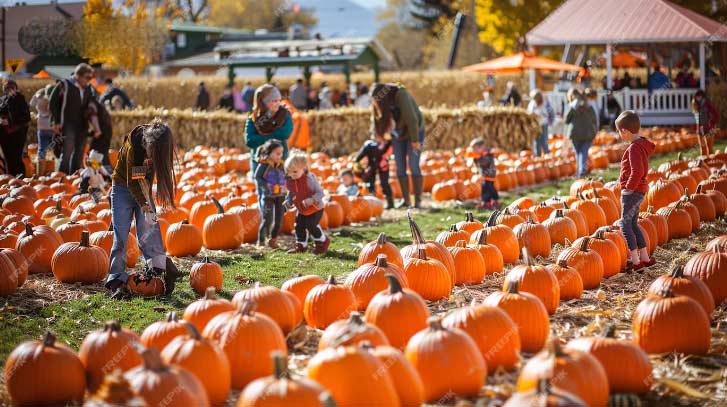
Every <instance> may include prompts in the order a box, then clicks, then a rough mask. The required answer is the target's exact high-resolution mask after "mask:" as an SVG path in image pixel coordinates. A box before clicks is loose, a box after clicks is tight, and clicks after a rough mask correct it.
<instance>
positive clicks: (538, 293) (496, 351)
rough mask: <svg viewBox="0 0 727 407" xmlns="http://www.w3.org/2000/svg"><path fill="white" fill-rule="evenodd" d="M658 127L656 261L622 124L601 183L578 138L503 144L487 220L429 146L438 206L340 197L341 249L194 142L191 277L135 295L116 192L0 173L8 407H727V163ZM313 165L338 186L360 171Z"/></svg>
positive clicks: (183, 221)
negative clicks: (112, 295)
mask: <svg viewBox="0 0 727 407" xmlns="http://www.w3.org/2000/svg"><path fill="white" fill-rule="evenodd" d="M652 136H653V137H654V139H655V140H657V153H658V155H656V156H654V157H652V160H651V163H650V165H651V170H650V172H649V181H650V187H649V192H648V194H647V197H646V201H645V203H644V206H643V208H642V210H641V213H640V215H639V221H638V223H639V227H640V228H641V229H642V232H643V233H644V235H645V237H646V241H647V246H648V247H647V249H648V251H649V253H650V254H651V255H652V256H653V257H654V258H655V259H656V261H657V263H656V265H654V266H652V267H649V268H646V269H643V270H640V272H635V271H630V272H629V271H628V270H627V266H628V264H627V260H628V250H627V248H626V242H625V239H624V237H623V235H622V233H621V232H620V228H619V227H618V220H619V218H620V205H621V200H620V193H621V191H620V188H619V186H618V183H616V182H614V181H615V179H616V177H617V176H618V167H617V164H614V162H616V163H617V162H618V160H619V158H620V153H619V151H620V152H622V151H623V146H622V145H619V144H617V143H615V142H614V141H615V140H614V139H613V137H612V136H610V135H608V134H601V135H600V136H599V137H600V139H599V143H598V144H597V145H596V146H595V147H594V149H593V150H592V151H591V167H592V168H593V173H592V176H593V178H589V179H573V178H572V177H571V176H570V175H571V174H572V171H573V161H572V157H570V156H569V155H568V154H567V153H564V152H563V151H564V150H565V148H564V147H563V146H562V144H563V140H562V139H559V138H555V139H554V140H553V141H552V147H553V151H554V153H553V155H552V156H551V157H549V158H548V159H539V158H536V157H532V156H531V155H529V154H527V153H521V154H507V153H505V152H498V160H499V167H498V184H499V186H500V190H501V191H502V199H501V201H500V204H501V207H500V209H498V210H495V211H476V210H474V204H473V201H472V199H473V198H474V197H476V196H478V191H477V187H478V186H479V185H478V182H477V178H476V176H475V177H473V173H472V171H471V168H468V167H467V164H466V162H465V160H464V159H462V157H463V156H465V154H464V151H457V152H444V151H437V152H430V153H428V154H427V158H426V162H424V163H423V165H422V168H423V169H424V170H425V171H426V175H425V189H426V190H427V191H430V193H429V194H427V199H426V200H425V204H426V206H427V209H423V210H411V211H406V210H387V211H383V204H382V203H381V201H380V200H379V199H377V198H374V197H371V196H363V195H361V196H358V197H352V198H350V199H349V198H348V197H345V196H340V195H336V194H335V193H332V194H331V197H330V200H329V202H328V204H327V205H326V208H325V214H326V215H325V217H324V225H325V226H327V233H328V234H329V235H330V237H331V239H332V242H331V247H330V249H329V251H328V253H326V254H324V255H321V256H315V255H313V254H311V253H304V254H286V253H285V251H284V250H270V249H260V248H258V247H256V246H254V245H253V244H251V243H254V242H255V238H256V236H255V231H256V229H257V225H258V224H259V221H260V220H259V214H258V211H257V209H255V208H254V203H255V202H256V197H255V195H254V188H252V187H251V186H250V184H249V183H247V182H245V181H244V180H243V179H242V176H240V175H238V171H241V172H244V171H246V166H247V165H248V164H249V163H248V161H247V160H246V157H245V156H244V155H243V154H242V153H241V152H237V151H223V150H214V149H204V148H197V149H193V150H190V151H187V152H186V153H184V163H183V165H182V168H180V170H181V171H180V173H179V180H178V186H179V194H178V196H177V200H178V202H177V203H178V206H179V208H178V209H174V210H167V211H163V212H162V213H161V214H160V222H161V226H162V233H163V236H164V238H165V243H166V248H167V251H168V253H169V255H170V256H171V257H172V259H173V261H174V262H175V263H176V264H177V265H178V267H179V269H180V270H181V272H182V276H181V278H180V279H179V280H178V281H177V284H176V288H175V291H174V292H173V293H172V294H171V295H170V296H167V297H165V296H160V295H158V293H159V291H158V289H157V287H152V286H149V284H143V283H142V284H137V288H136V290H135V291H136V293H137V294H139V295H137V296H135V297H134V298H132V299H131V300H125V301H116V300H110V299H109V298H108V297H107V296H106V293H105V290H104V288H103V287H102V284H101V283H100V282H99V281H100V280H101V279H102V278H103V277H104V276H105V273H106V272H107V269H108V250H109V248H110V244H111V240H112V235H113V232H112V231H109V225H108V223H109V220H110V211H109V208H108V204H107V203H106V202H105V201H99V202H94V201H92V200H90V198H89V197H86V196H82V195H79V196H71V195H72V192H73V191H74V188H75V185H74V182H76V181H75V180H74V179H73V178H68V177H64V176H62V175H59V174H55V175H54V176H51V177H50V178H42V177H38V178H34V179H28V180H18V179H12V178H9V177H5V178H2V176H0V185H2V186H0V192H2V194H3V196H4V197H3V199H2V209H0V213H1V214H2V216H0V217H2V220H1V222H0V223H1V224H2V231H1V232H0V247H1V249H0V363H1V364H2V366H4V372H3V375H2V378H1V379H0V405H13V404H15V405H84V406H112V405H113V406H158V405H159V406H208V405H221V406H245V407H246V406H281V405H290V406H308V405H311V406H331V405H338V406H418V405H450V406H454V405H456V406H460V407H463V406H502V405H504V406H509V407H513V406H536V405H538V406H539V405H548V406H550V405H558V406H598V407H600V406H692V405H699V406H724V405H727V385H726V384H725V383H727V218H726V217H725V213H727V197H726V196H725V194H727V172H726V171H725V170H724V169H723V168H727V167H725V165H727V153H725V152H718V153H717V154H715V155H713V156H711V157H701V158H699V157H696V152H695V149H694V148H691V147H692V146H693V142H694V138H693V137H692V136H691V135H688V134H685V133H673V132H662V131H658V130H653V131H652ZM726 145H727V143H725V141H724V140H718V141H717V146H716V147H717V148H718V149H720V150H721V151H724V148H725V146H726ZM311 158H312V162H313V164H312V166H311V169H312V171H314V172H316V174H317V175H318V176H319V177H320V178H321V179H322V183H321V184H322V186H323V187H324V188H326V189H329V190H335V188H336V187H337V181H336V177H335V174H337V173H338V172H339V171H340V170H341V169H342V168H345V167H346V166H347V165H349V164H350V162H349V161H347V159H346V158H339V159H331V158H329V157H327V156H325V155H322V154H314V155H313V156H312V157H311ZM200 162H204V163H207V165H206V166H205V165H199V163H200ZM392 187H393V189H394V191H395V193H396V192H398V191H400V189H398V188H397V187H398V185H396V184H394V185H392ZM292 222H293V220H292V218H291V217H290V214H287V215H286V219H285V221H284V225H283V230H284V236H283V237H281V238H280V239H279V240H280V241H279V243H280V244H281V246H283V247H286V248H287V247H288V246H290V245H292V240H293V238H292V237H291V236H290V235H289V233H290V230H291V229H292ZM138 257H139V248H138V244H137V243H136V241H135V240H134V239H130V245H129V251H128V253H127V259H126V260H127V265H128V266H129V267H130V268H131V267H133V266H135V265H136V267H137V268H138V267H139V265H138V264H137V263H138V261H137V260H138ZM543 396H547V398H544V397H543ZM543 401H547V403H544V402H543Z"/></svg>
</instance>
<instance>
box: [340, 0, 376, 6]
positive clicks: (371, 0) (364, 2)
mask: <svg viewBox="0 0 727 407" xmlns="http://www.w3.org/2000/svg"><path fill="white" fill-rule="evenodd" d="M332 1H334V0H332ZM351 1H353V2H354V3H357V4H359V5H361V6H364V7H367V8H383V7H385V6H386V0H351Z"/></svg>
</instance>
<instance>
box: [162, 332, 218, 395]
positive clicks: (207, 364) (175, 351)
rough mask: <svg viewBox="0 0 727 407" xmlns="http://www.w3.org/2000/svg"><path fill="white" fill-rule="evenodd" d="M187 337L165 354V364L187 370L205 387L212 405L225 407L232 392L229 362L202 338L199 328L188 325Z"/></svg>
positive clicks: (210, 343) (173, 345)
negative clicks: (228, 394)
mask: <svg viewBox="0 0 727 407" xmlns="http://www.w3.org/2000/svg"><path fill="white" fill-rule="evenodd" d="M186 327H187V331H188V335H180V336H177V337H176V338H174V340H172V341H171V342H169V344H168V345H167V346H165V347H164V350H162V354H161V357H162V360H163V361H164V362H165V363H167V364H169V365H176V366H179V367H181V368H184V369H187V371H189V372H190V373H192V374H193V375H194V376H195V377H197V379H199V382H200V383H201V384H202V386H203V387H204V389H205V391H206V393H207V397H208V398H209V401H210V404H212V405H215V406H216V405H222V404H224V402H225V401H226V400H227V393H229V392H230V362H229V361H228V360H227V355H225V353H224V352H223V351H222V349H220V347H219V346H218V345H217V344H216V343H215V342H213V341H211V340H210V339H207V338H203V337H202V336H200V334H199V331H197V328H195V327H194V325H192V324H191V323H189V322H187V324H186Z"/></svg>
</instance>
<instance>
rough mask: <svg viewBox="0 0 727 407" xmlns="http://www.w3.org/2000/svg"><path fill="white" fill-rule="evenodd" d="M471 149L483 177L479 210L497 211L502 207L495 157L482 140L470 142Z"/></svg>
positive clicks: (477, 139)
mask: <svg viewBox="0 0 727 407" xmlns="http://www.w3.org/2000/svg"><path fill="white" fill-rule="evenodd" d="M470 148H471V149H472V154H473V156H472V158H473V159H474V161H475V164H477V166H478V167H479V169H480V175H481V176H482V195H481V198H480V199H481V202H480V203H478V204H477V208H478V209H497V208H499V207H500V203H499V202H498V199H500V195H499V194H498V193H497V189H495V175H497V168H495V157H493V156H492V154H490V148H489V147H487V146H485V141H484V140H483V139H481V138H476V139H474V140H472V141H471V142H470Z"/></svg>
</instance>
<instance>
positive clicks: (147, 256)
mask: <svg viewBox="0 0 727 407" xmlns="http://www.w3.org/2000/svg"><path fill="white" fill-rule="evenodd" d="M173 159H174V137H173V135H172V131H171V130H170V129H169V127H168V126H167V125H166V124H164V123H162V122H161V121H159V120H154V121H153V122H151V123H149V124H144V125H141V126H136V128H134V130H132V131H131V133H129V134H128V135H127V136H126V137H125V138H124V143H123V145H122V147H121V150H120V151H119V160H118V162H117V163H116V168H115V169H114V172H113V174H112V180H113V182H112V185H111V212H112V215H113V216H112V217H111V219H112V220H111V223H112V224H113V229H114V242H113V245H112V247H111V256H110V258H111V267H110V271H109V276H108V278H107V280H106V284H105V285H106V288H108V289H109V290H110V291H111V298H114V299H122V298H127V297H128V296H129V291H128V288H127V287H126V282H127V280H128V279H129V275H128V274H127V273H126V247H127V240H128V238H129V229H130V228H131V219H132V218H135V219H136V236H137V239H138V241H139V246H140V248H141V251H142V253H143V254H144V260H145V263H146V265H145V267H144V272H143V273H142V277H143V278H144V279H146V280H152V279H159V280H162V282H163V283H164V286H165V294H170V293H171V292H172V290H173V289H174V282H175V279H176V277H177V272H176V267H174V264H173V263H171V262H170V261H168V259H167V257H166V253H165V249H164V243H163V240H162V235H161V232H160V229H159V223H157V222H156V209H155V206H154V201H153V200H152V199H151V196H152V191H151V184H152V182H153V181H154V178H156V182H157V188H156V194H155V195H156V196H155V198H156V200H157V201H158V202H159V203H160V204H161V205H162V206H164V207H173V206H174V188H175V177H174V167H173ZM149 263H151V265H149Z"/></svg>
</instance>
